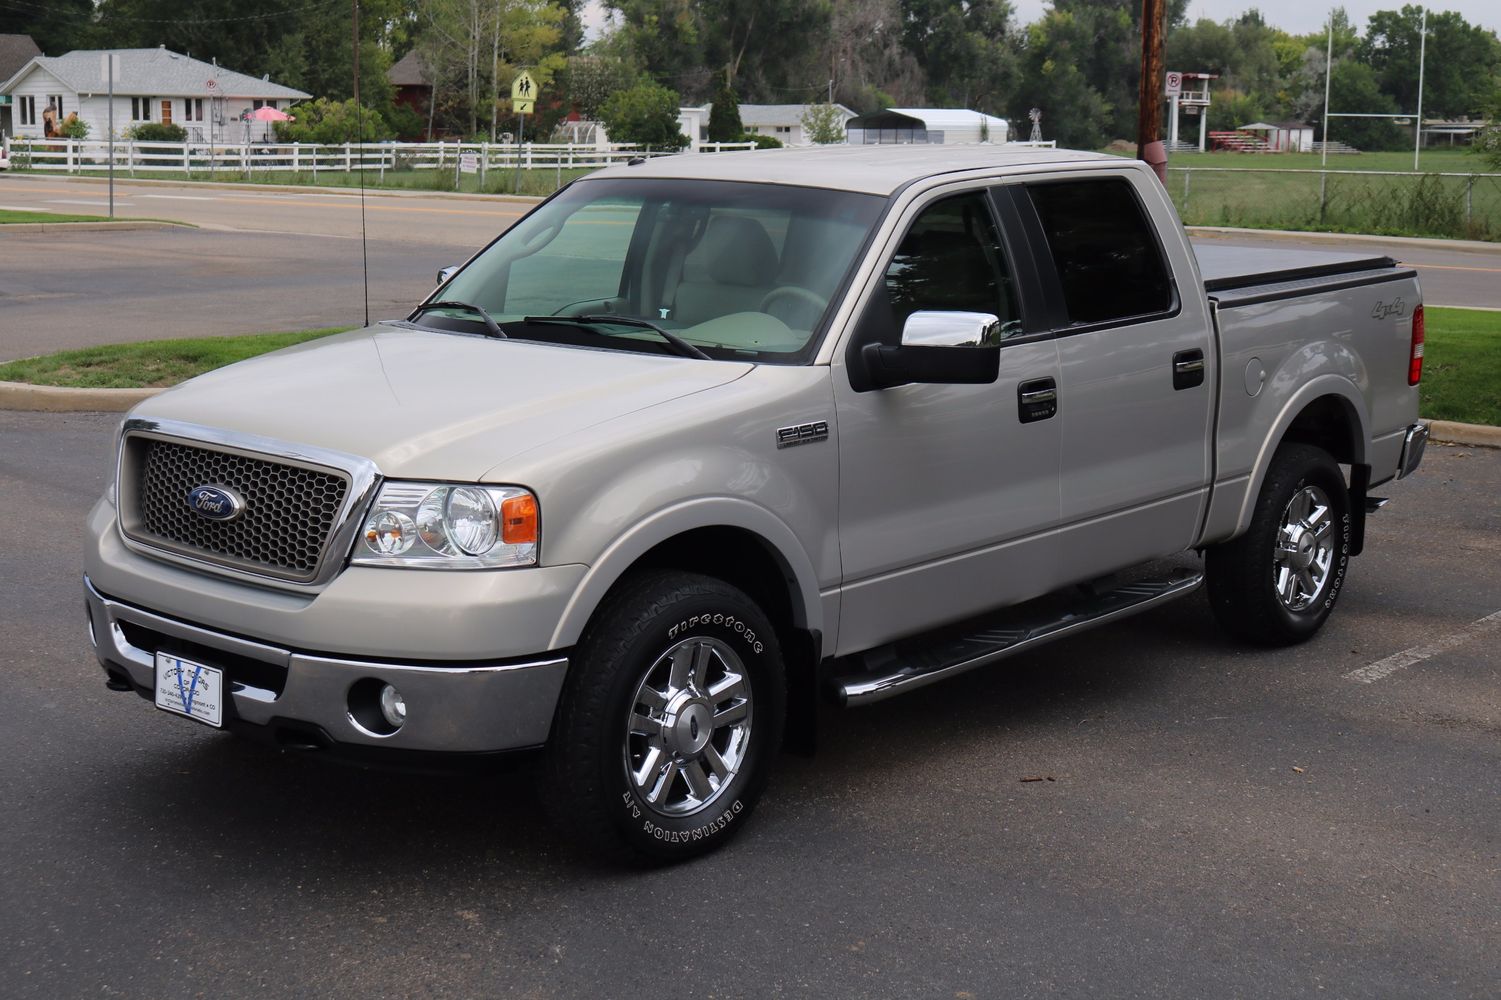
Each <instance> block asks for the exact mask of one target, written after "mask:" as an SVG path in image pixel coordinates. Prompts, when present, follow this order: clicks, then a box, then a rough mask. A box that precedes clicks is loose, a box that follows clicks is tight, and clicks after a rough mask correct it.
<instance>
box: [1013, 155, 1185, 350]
mask: <svg viewBox="0 0 1501 1000" xmlns="http://www.w3.org/2000/svg"><path fill="white" fill-rule="evenodd" d="M1027 192H1028V194H1030V195H1031V198H1032V204H1033V205H1034V206H1035V207H1036V209H1037V215H1038V217H1039V218H1040V219H1041V220H1042V229H1043V232H1044V233H1045V234H1046V236H1047V240H1048V248H1049V249H1050V250H1051V251H1052V255H1053V264H1054V266H1055V267H1056V268H1057V269H1058V277H1059V279H1060V281H1062V283H1063V299H1064V303H1065V305H1066V306H1067V307H1068V317H1069V321H1070V322H1072V323H1103V322H1108V321H1110V320H1114V319H1123V318H1125V317H1127V316H1141V315H1145V314H1148V313H1159V312H1166V311H1167V310H1168V309H1171V308H1172V304H1173V289H1172V284H1171V282H1170V281H1169V280H1168V274H1167V267H1166V266H1165V265H1164V264H1163V261H1162V252H1161V251H1160V250H1159V249H1158V246H1157V239H1156V236H1155V234H1154V233H1153V231H1152V227H1151V224H1150V223H1149V222H1148V221H1147V219H1146V217H1145V216H1144V215H1143V214H1142V210H1141V204H1140V203H1139V202H1138V201H1137V200H1136V194H1135V192H1133V191H1132V190H1131V184H1130V182H1128V181H1126V180H1124V179H1120V178H1109V179H1103V180H1085V181H1065V182H1063V183H1058V184H1037V185H1032V186H1029V187H1028V188H1027Z"/></svg>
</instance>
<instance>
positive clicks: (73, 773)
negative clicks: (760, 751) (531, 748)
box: [0, 413, 1501, 1000]
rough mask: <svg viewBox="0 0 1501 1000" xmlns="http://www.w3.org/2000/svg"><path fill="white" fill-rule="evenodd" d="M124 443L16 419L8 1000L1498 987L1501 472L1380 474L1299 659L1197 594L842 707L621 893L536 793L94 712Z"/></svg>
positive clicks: (8, 463)
mask: <svg viewBox="0 0 1501 1000" xmlns="http://www.w3.org/2000/svg"><path fill="white" fill-rule="evenodd" d="M115 423H116V418H115V417H114V416H106V415H87V414H84V415H42V414H23V413H0V538H4V540H5V544H4V545H0V606H3V607H4V608H5V610H6V614H5V620H6V622H7V625H8V629H7V634H8V635H9V639H8V642H9V647H8V648H9V649H10V650H11V655H10V665H9V668H8V669H7V670H6V671H5V674H4V676H5V681H6V687H5V691H4V695H3V697H0V802H3V803H4V808H3V809H0V940H4V941H5V943H6V947H5V948H4V949H0V993H3V994H4V995H5V996H6V997H7V998H16V1000H20V998H32V997H36V998H48V1000H50V998H55V997H81V996H98V997H110V996H129V997H149V998H172V997H195V996H213V997H240V996H245V997H249V996H255V997H278V998H279V997H343V996H351V997H353V996H359V997H362V998H364V997H370V998H379V997H392V998H404V997H474V996H486V997H595V996H598V997H636V996H652V997H741V996H744V997H768V996H799V997H801V996H820V997H950V998H958V997H1005V998H1013V997H1034V996H1035V997H1077V996H1089V997H1150V998H1154V1000H1155V998H1162V997H1192V998H1202V997H1257V998H1261V997H1313V996H1346V997H1377V996H1379V997H1425V998H1426V997H1435V996H1443V997H1494V996H1495V995H1496V989H1497V985H1496V984H1497V983H1498V982H1501V953H1498V951H1497V948H1496V942H1497V941H1498V940H1501V905H1498V904H1501V642H1498V639H1501V628H1498V627H1494V626H1495V625H1501V619H1493V625H1480V626H1472V624H1471V623H1474V622H1476V621H1478V620H1480V619H1482V618H1484V617H1486V616H1490V615H1494V614H1496V612H1497V611H1498V610H1501V575H1498V574H1497V572H1496V567H1497V565H1498V554H1501V507H1498V501H1497V499H1496V498H1497V497H1501V452H1495V451H1484V450H1472V449H1461V448H1432V449H1430V451H1429V456H1428V459H1427V461H1426V462H1425V464H1424V466H1423V468H1422V469H1421V470H1420V473H1419V474H1418V476H1417V477H1415V478H1413V479H1410V480H1407V481H1404V482H1402V483H1399V484H1394V485H1392V486H1391V487H1389V492H1390V494H1391V495H1392V496H1393V497H1394V498H1395V499H1394V500H1393V502H1392V504H1391V505H1390V506H1388V507H1387V508H1386V510H1385V511H1383V512H1382V513H1381V515H1380V516H1379V517H1377V518H1376V519H1374V520H1373V522H1372V525H1371V537H1370V541H1369V548H1368V550H1367V553H1366V554H1365V555H1363V556H1361V557H1360V558H1359V559H1358V560H1357V561H1356V563H1355V564H1354V567H1353V569H1352V573H1351V576H1350V580H1349V583H1348V584H1347V586H1346V588H1345V590H1344V592H1343V595H1342V598H1341V605H1340V607H1339V609H1338V611H1337V612H1336V614H1335V616H1334V618H1333V619H1331V621H1330V623H1329V625H1328V627H1327V628H1326V629H1325V631H1324V632H1323V633H1322V634H1321V635H1320V637H1319V638H1317V639H1316V640H1315V641H1313V642H1311V643H1309V644H1307V645H1305V646H1302V647H1298V648H1296V649H1292V650H1285V651H1262V650H1251V649H1245V648H1241V647H1238V646H1236V645H1233V644H1231V643H1230V642H1228V641H1227V640H1226V639H1224V638H1223V637H1222V636H1221V635H1220V634H1219V633H1218V632H1217V631H1216V629H1215V627H1214V625H1213V622H1212V620H1211V618H1210V615H1209V612H1208V609H1207V605H1206V603H1205V601H1204V599H1203V598H1202V596H1195V597H1192V598H1189V599H1187V600H1185V601H1182V602H1179V603H1177V604H1174V605H1170V606H1168V607H1165V608H1163V609H1159V610H1157V611H1154V612H1151V613H1149V614H1146V615H1143V616H1141V617H1139V618H1136V619H1133V620H1131V621H1129V622H1125V623H1122V624H1119V625H1117V626H1113V627H1109V628H1106V629H1101V630H1098V631H1095V632H1092V633H1089V634H1087V635H1085V636H1082V637H1080V638H1078V639H1075V640H1072V641H1070V642H1067V643H1063V644H1059V645H1055V646H1052V647H1049V648H1046V649H1044V650H1041V651H1038V652H1036V653H1034V654H1033V655H1030V656H1027V657H1025V658H1021V659H1018V660H1015V661H1012V662H1011V663H1009V664H1006V665H1003V666H999V667H997V668H995V669H992V670H990V671H982V672H979V673H976V674H971V675H968V676H966V677H962V678H959V679H956V680H953V681H950V682H948V683H946V684H942V685H937V686H935V687H932V688H929V689H926V690H923V691H920V692H917V693H915V694H912V695H910V696H907V697H905V698H899V699H894V700H892V701H888V702H884V703H881V704H879V705H875V706H872V707H869V708H865V709H859V710H850V711H845V712H838V711H833V710H831V711H829V712H828V713H827V715H826V716H825V718H824V720H823V721H824V730H823V741H822V742H823V745H822V749H821V752H820V753H819V755H818V756H817V757H815V758H812V759H803V758H795V757H784V758H782V759H781V761H780V762H779V768H780V770H779V773H778V775H777V776H776V778H775V779H774V781H773V784H772V787H771V788H770V790H769V791H768V793H767V796H766V798H765V799H764V801H763V807H762V809H761V810H760V811H759V812H758V814H757V816H756V817H755V819H754V821H753V822H752V823H751V824H750V825H749V826H747V827H746V828H745V829H744V831H743V835H742V836H741V837H740V839H738V840H737V841H735V842H734V843H733V844H732V845H730V847H729V848H728V849H727V850H726V851H724V852H721V853H720V854H718V855H716V856H713V857H710V858H706V859H702V860H700V861H697V862H694V863H692V864H689V865H686V866H683V867H680V868H676V869H669V870H658V871H646V872H638V871H620V870H615V869H611V868H607V867H602V866H600V865H599V864H597V863H595V862H594V861H593V860H592V859H590V858H588V857H583V856H580V855H579V854H577V853H575V852H574V851H573V850H572V849H571V848H569V847H568V846H566V845H565V844H564V843H562V842H560V841H559V840H558V838H557V837H556V836H555V835H554V833H553V832H552V831H551V830H550V829H549V828H548V827H547V826H546V825H545V824H544V823H543V821H542V819H541V818H540V816H539V810H538V806H537V800H536V798H535V795H534V793H533V791H532V788H531V785H530V782H529V779H528V777H527V776H526V775H525V774H518V775H509V776H502V777H467V778H424V777H416V776H409V775H395V776H392V775H383V774H378V773H374V772H365V771H357V770H348V769H343V768H338V767H334V766H332V765H328V764H324V763H322V762H320V761H319V760H317V759H312V758H306V757H299V756H283V755H278V754H276V753H274V752H271V751H268V750H263V749H261V748H259V747H257V746H253V745H249V744H246V743H243V742H239V741H236V740H235V739H233V738H231V737H226V736H223V735H222V734H215V733H213V732H211V731H208V730H205V729H203V728H201V727H199V726H197V725H195V724H192V723H190V722H187V721H186V720H182V719H178V718H175V717H169V716H166V715H164V714H162V713H159V712H157V711H155V710H154V709H153V708H152V707H151V706H150V705H149V704H147V703H146V702H144V701H142V700H141V699H139V698H137V697H135V696H134V695H130V694H116V693H112V692H109V691H106V690H105V688H104V685H103V677H102V674H101V672H100V671H99V670H98V668H97V666H96V665H95V664H94V662H93V659H92V655H91V654H90V653H89V652H88V649H87V641H86V639H85V637H84V625H83V620H82V613H81V603H82V602H81V600H80V593H79V581H78V574H79V533H80V530H81V526H82V522H83V517H84V513H85V511H86V509H87V508H88V506H89V505H90V504H91V502H92V501H93V499H94V497H95V495H96V494H97V493H98V492H99V490H100V489H101V487H102V486H103V484H104V481H105V476H106V471H107V469H108V466H109V459H110V455H109V452H110V439H111V434H112V431H113V428H114V426H115ZM1387 491H1388V490H1384V491H1383V492H1387ZM1467 628H1469V631H1466V629H1467ZM1415 647H1417V648H1419V652H1423V651H1424V647H1426V651H1427V652H1429V653H1431V654H1432V655H1429V656H1427V657H1426V658H1417V659H1414V658H1413V657H1406V658H1404V659H1403V660H1399V661H1392V660H1391V659H1390V657H1392V656H1393V654H1397V653H1399V652H1401V651H1404V650H1408V649H1412V648H1415ZM1414 655H1416V654H1414ZM1408 660H1411V661H1412V662H1408V663H1407V665H1405V666H1402V667H1400V668H1399V669H1395V670H1391V672H1390V673H1387V674H1386V675H1385V676H1383V677H1382V678H1381V679H1379V680H1376V681H1374V682H1372V683H1361V682H1359V681H1358V680H1354V679H1351V678H1350V676H1349V675H1350V674H1351V672H1352V671H1356V670H1362V669H1366V670H1367V671H1368V672H1371V671H1369V668H1370V667H1371V665H1372V664H1378V665H1380V664H1383V663H1385V666H1382V667H1379V669H1377V670H1376V671H1374V673H1383V672H1384V671H1386V670H1387V669H1388V668H1390V667H1391V666H1392V664H1393V663H1394V662H1396V663H1399V664H1400V663H1403V662H1406V661H1408ZM1039 777H1040V778H1043V779H1045V780H1041V781H1024V780H1023V779H1026V778H1039ZM1049 778H1051V779H1053V780H1046V779H1049Z"/></svg>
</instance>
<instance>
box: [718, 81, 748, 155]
mask: <svg viewBox="0 0 1501 1000" xmlns="http://www.w3.org/2000/svg"><path fill="white" fill-rule="evenodd" d="M744 132H745V125H744V124H742V123H741V121H740V99H739V98H738V97H736V96H735V88H734V87H731V86H730V71H729V69H725V71H724V72H723V73H722V74H721V75H720V77H719V90H718V91H716V92H715V94H714V106H713V107H712V108H710V109H709V141H710V142H739V141H741V136H742V135H743V133H744Z"/></svg>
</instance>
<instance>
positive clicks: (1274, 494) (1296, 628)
mask: <svg viewBox="0 0 1501 1000" xmlns="http://www.w3.org/2000/svg"><path fill="white" fill-rule="evenodd" d="M1350 530H1351V522H1350V495H1349V493H1348V492H1347V491H1346V487H1345V479H1344V476H1343V475H1341V473H1340V469H1339V465H1338V464H1337V463H1336V462H1335V461H1334V458H1333V457H1332V456H1330V454H1329V453H1328V452H1326V451H1324V450H1323V449H1321V448H1315V447H1313V446H1312V445H1306V444H1283V445H1282V446H1281V447H1280V448H1278V449H1277V451H1276V454H1274V455H1273V456H1272V463H1271V466H1270V468H1268V469H1267V474H1266V480H1265V481H1264V482H1263V483H1262V486H1261V493H1260V494H1259V495H1258V496H1257V498H1256V509H1255V511H1254V513H1253V514H1252V517H1251V526H1250V528H1249V529H1247V531H1246V533H1245V534H1243V535H1241V536H1240V537H1238V538H1235V539H1233V540H1231V541H1229V542H1226V543H1224V544H1222V545H1217V546H1215V547H1213V548H1211V549H1210V550H1209V551H1208V554H1207V557H1206V560H1205V571H1206V573H1207V574H1208V578H1209V580H1208V582H1209V601H1210V606H1211V607H1213V609H1214V616H1215V618H1216V619H1218V620H1219V623H1220V626H1221V627H1222V628H1224V629H1225V631H1226V632H1229V633H1230V634H1231V635H1233V636H1235V637H1236V638H1239V639H1243V640H1245V641H1247V642H1253V643H1257V644H1259V645H1264V646H1290V645H1293V644H1295V643H1299V642H1304V641H1306V640H1307V639H1309V638H1312V636H1313V635H1314V633H1316V632H1318V630H1319V629H1320V628H1321V627H1322V626H1323V624H1324V621H1325V619H1327V618H1328V617H1329V614H1330V612H1332V611H1333V610H1334V604H1335V602H1336V601H1337V600H1338V599H1339V594H1340V591H1341V589H1343V587H1344V583H1345V573H1346V571H1347V569H1348V568H1349V564H1350Z"/></svg>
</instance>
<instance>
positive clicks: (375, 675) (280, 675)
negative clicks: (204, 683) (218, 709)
mask: <svg viewBox="0 0 1501 1000" xmlns="http://www.w3.org/2000/svg"><path fill="white" fill-rule="evenodd" d="M84 599H85V604H86V606H87V609H88V627H89V639H90V641H91V642H92V643H93V646H94V651H95V654H96V655H97V656H98V658H99V663H100V665H101V666H103V667H104V669H105V671H106V672H107V673H108V674H109V675H110V677H111V678H112V679H113V680H115V681H128V682H129V684H130V685H131V686H132V687H134V688H135V689H136V690H137V691H146V692H149V691H151V690H152V689H153V688H154V687H155V683H156V678H155V654H156V652H157V650H159V649H160V650H165V651H168V652H172V653H174V654H175V655H178V656H183V657H186V658H188V659H193V660H197V661H201V662H205V663H207V664H208V665H210V666H214V667H219V668H221V669H223V670H224V671H225V675H226V678H227V680H228V682H229V683H228V686H229V690H230V698H229V701H228V703H227V704H226V705H225V723H226V725H227V726H231V725H236V724H241V725H247V724H248V725H253V726H262V727H266V728H267V729H268V730H274V729H278V728H283V729H285V730H286V731H287V732H289V733H306V732H308V731H317V732H321V733H323V734H326V736H327V738H328V739H329V740H331V741H333V742H334V743H336V744H343V745H346V746H356V747H366V748H375V747H382V748H390V749H392V750H406V751H416V752H434V751H437V752H443V753H470V754H473V753H487V752H494V751H500V750H512V749H520V748H525V747H534V746H539V745H541V744H542V743H545V742H546V740H547V736H548V732H549V730H550V728H551V726H552V718H553V711H554V709H555V708H556V706H557V701H558V695H559V693H560V692H561V690H562V687H563V678H564V675H565V674H566V672H567V669H568V661H567V658H566V657H563V656H544V657H535V658H525V659H524V660H521V661H518V662H511V661H507V662H502V663H484V662H479V663H466V662H455V663H452V664H448V663H444V664H442V665H432V664H420V663H400V662H385V661H376V660H362V659H349V658H342V657H335V656H326V655H315V654H312V653H306V652H299V651H296V650H292V649H285V648H281V647H278V646H272V645H267V644H265V643H261V642H256V641H253V640H250V639H245V638H241V637H239V636H236V635H232V634H229V633H226V632H221V631H218V630H215V629H211V628H206V627H204V626H200V625H195V624H192V623H189V622H185V621H180V620H178V619H175V618H168V617H165V616H162V615H158V614H154V613H152V612H150V611H146V610H144V609H142V608H138V607H134V606H133V605H130V604H127V603H125V602H122V601H118V600H114V599H112V598H110V597H106V596H105V595H103V594H101V593H100V592H99V591H98V590H97V589H95V587H94V585H93V583H92V581H90V579H89V578H88V577H87V576H86V577H84ZM366 680H371V681H376V682H382V683H386V684H392V685H395V686H396V688H397V689H398V690H399V691H400V692H401V693H402V696H403V698H404V699H405V701H406V706H407V719H406V722H405V724H403V725H402V726H401V728H400V729H397V730H396V731H395V732H393V733H389V734H381V733H377V732H374V731H372V730H371V729H368V728H366V727H365V726H363V725H361V724H360V722H359V721H357V719H356V717H355V716H356V712H355V711H354V709H353V707H352V705H351V698H352V697H353V694H352V692H353V691H354V689H355V687H356V685H358V684H359V683H360V682H361V681H366ZM361 687H362V688H363V687H368V685H361Z"/></svg>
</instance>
